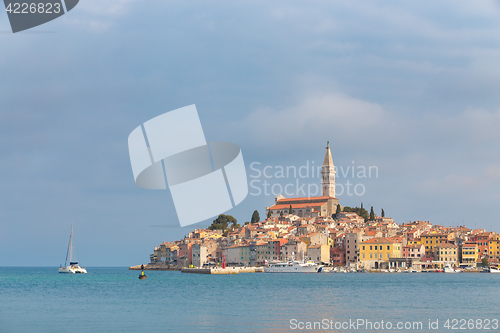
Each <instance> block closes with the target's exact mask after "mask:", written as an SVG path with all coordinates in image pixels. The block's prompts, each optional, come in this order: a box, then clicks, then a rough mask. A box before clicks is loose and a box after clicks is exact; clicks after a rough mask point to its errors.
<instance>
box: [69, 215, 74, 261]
mask: <svg viewBox="0 0 500 333" xmlns="http://www.w3.org/2000/svg"><path fill="white" fill-rule="evenodd" d="M72 258H73V225H71V234H69V264H70V265H71V262H72V261H73V259H72Z"/></svg>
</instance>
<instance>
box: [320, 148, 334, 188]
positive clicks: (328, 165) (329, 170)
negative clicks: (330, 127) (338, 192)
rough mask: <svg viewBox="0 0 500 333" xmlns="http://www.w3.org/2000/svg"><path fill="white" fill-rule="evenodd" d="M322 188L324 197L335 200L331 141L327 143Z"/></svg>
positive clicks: (322, 171) (322, 169) (322, 170)
mask: <svg viewBox="0 0 500 333" xmlns="http://www.w3.org/2000/svg"><path fill="white" fill-rule="evenodd" d="M321 188H322V190H323V194H322V195H323V196H324V197H333V198H335V167H334V166H333V160H332V152H331V151H330V141H328V142H327V143H326V153H325V160H324V161H323V167H322V168H321Z"/></svg>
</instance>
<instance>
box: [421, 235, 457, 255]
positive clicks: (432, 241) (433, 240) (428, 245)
mask: <svg viewBox="0 0 500 333" xmlns="http://www.w3.org/2000/svg"><path fill="white" fill-rule="evenodd" d="M451 239H453V237H452V234H442V233H425V234H422V235H421V236H420V241H421V244H423V245H425V254H427V255H433V254H434V247H435V246H436V245H439V244H444V243H448V241H449V240H451Z"/></svg>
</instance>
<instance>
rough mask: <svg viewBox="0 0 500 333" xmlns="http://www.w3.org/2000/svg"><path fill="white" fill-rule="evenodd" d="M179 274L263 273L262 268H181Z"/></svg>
mask: <svg viewBox="0 0 500 333" xmlns="http://www.w3.org/2000/svg"><path fill="white" fill-rule="evenodd" d="M181 273H191V274H240V273H264V268H262V267H226V268H221V267H214V268H181Z"/></svg>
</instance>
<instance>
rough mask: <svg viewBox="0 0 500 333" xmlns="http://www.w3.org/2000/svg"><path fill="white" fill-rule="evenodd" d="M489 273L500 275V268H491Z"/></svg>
mask: <svg viewBox="0 0 500 333" xmlns="http://www.w3.org/2000/svg"><path fill="white" fill-rule="evenodd" d="M488 271H489V272H490V273H500V268H498V266H496V267H495V266H490V267H489V269H488Z"/></svg>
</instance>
